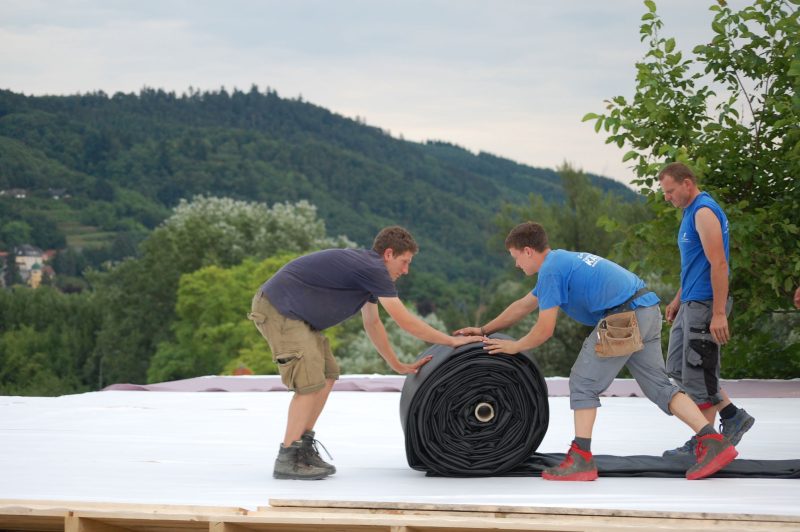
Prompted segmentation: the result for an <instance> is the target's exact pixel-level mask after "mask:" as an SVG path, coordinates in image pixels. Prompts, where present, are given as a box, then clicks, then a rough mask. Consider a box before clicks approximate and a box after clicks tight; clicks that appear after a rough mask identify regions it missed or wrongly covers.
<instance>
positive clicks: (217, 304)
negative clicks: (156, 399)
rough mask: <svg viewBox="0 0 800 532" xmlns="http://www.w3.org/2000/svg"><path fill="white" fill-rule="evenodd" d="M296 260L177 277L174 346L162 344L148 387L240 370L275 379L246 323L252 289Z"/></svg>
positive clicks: (265, 353) (257, 336)
mask: <svg viewBox="0 0 800 532" xmlns="http://www.w3.org/2000/svg"><path fill="white" fill-rule="evenodd" d="M295 257H296V255H286V254H284V255H278V256H274V257H271V258H269V259H267V260H265V261H263V262H261V263H260V264H259V263H256V262H255V261H253V260H250V259H248V260H245V261H244V262H243V263H242V264H240V265H238V266H234V267H232V268H227V269H226V268H221V267H219V266H207V267H205V268H201V269H200V270H197V271H195V272H193V273H189V274H185V275H183V276H181V280H180V287H179V288H178V298H177V303H176V305H175V313H176V318H175V321H174V323H173V324H172V330H173V332H174V340H169V341H165V342H162V343H161V344H159V346H158V351H157V352H156V354H155V355H154V356H153V359H152V361H151V363H150V367H149V369H148V371H147V379H148V381H149V382H159V381H166V380H173V379H181V378H187V377H195V376H199V375H217V374H220V373H232V371H233V370H235V369H236V368H237V367H239V366H240V365H244V366H247V367H248V368H250V369H251V370H253V371H254V372H256V373H259V374H267V373H276V368H275V365H274V364H273V362H272V358H271V357H270V356H269V355H270V352H269V347H268V345H267V343H266V342H265V341H264V340H263V339H262V338H261V335H260V334H258V332H257V330H256V328H255V327H254V326H253V323H252V322H251V321H250V320H248V319H247V317H246V316H247V313H248V312H249V310H250V301H251V299H252V298H253V294H254V293H255V291H256V289H257V287H258V286H260V285H261V284H262V283H263V282H264V281H266V280H267V279H269V278H270V277H272V276H273V275H274V274H275V272H277V271H278V270H279V269H280V268H281V267H282V266H283V265H284V264H286V263H287V262H288V261H290V260H292V259H293V258H295Z"/></svg>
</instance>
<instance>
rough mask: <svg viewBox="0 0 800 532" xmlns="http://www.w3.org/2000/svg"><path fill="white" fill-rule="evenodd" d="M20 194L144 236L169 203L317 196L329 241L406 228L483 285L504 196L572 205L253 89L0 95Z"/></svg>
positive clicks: (507, 165) (484, 159)
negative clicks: (64, 199) (134, 227)
mask: <svg viewBox="0 0 800 532" xmlns="http://www.w3.org/2000/svg"><path fill="white" fill-rule="evenodd" d="M465 112H469V110H468V109H465ZM573 163H575V164H580V161H573ZM590 177H591V179H592V181H593V183H594V184H595V185H598V186H600V187H601V188H603V189H605V190H613V191H615V192H616V193H618V194H620V195H621V196H624V197H631V198H632V197H633V196H634V194H633V193H632V192H631V191H630V190H628V189H627V188H625V187H624V186H623V185H621V184H619V183H616V182H614V181H611V180H609V179H606V178H602V177H598V176H590ZM11 188H24V189H27V190H28V191H31V192H33V193H36V192H37V191H38V192H42V193H43V191H47V190H48V189H66V192H67V193H68V194H70V195H71V196H72V201H73V202H75V201H80V200H83V201H84V203H83V207H84V208H90V207H91V208H95V209H97V208H98V205H99V206H102V207H103V208H104V209H105V211H106V212H108V213H111V217H114V218H125V219H127V220H128V221H130V223H139V224H142V225H143V226H145V227H148V228H152V227H153V226H154V225H156V224H157V223H158V222H160V220H161V219H162V218H163V216H164V213H165V212H166V209H165V207H171V206H173V205H174V204H176V203H177V202H178V200H179V199H181V198H190V197H191V196H193V195H195V194H206V195H214V196H229V197H233V198H237V199H246V200H249V201H261V202H266V203H269V204H273V203H275V202H279V201H286V200H289V201H295V200H299V199H308V200H309V201H310V202H312V203H313V204H315V205H316V206H317V207H318V208H319V213H320V216H321V217H322V218H323V219H324V220H325V222H326V224H327V227H328V231H329V233H331V234H345V235H347V236H348V237H350V238H351V239H353V240H355V241H356V242H358V243H359V244H360V245H364V246H367V245H369V244H370V243H371V239H372V236H373V235H374V233H375V232H376V230H377V229H378V228H380V227H381V226H384V225H388V224H401V225H404V226H406V227H408V228H409V229H411V230H412V232H413V233H414V234H415V235H416V236H417V238H418V240H419V241H420V244H421V247H422V251H423V253H421V254H420V256H419V258H418V259H417V265H418V266H420V267H421V268H424V269H425V271H428V272H430V273H434V274H438V275H442V274H443V275H445V276H447V277H449V278H451V279H452V278H464V279H473V280H474V279H484V278H486V277H487V276H488V275H490V273H491V271H492V270H494V269H495V268H496V267H497V265H498V264H499V263H500V261H501V260H502V257H499V256H496V255H495V256H490V257H487V248H486V242H487V240H488V239H489V237H490V236H491V234H492V232H493V231H494V228H493V225H492V220H493V218H494V213H495V212H496V211H497V209H498V208H499V207H500V205H501V204H502V203H503V202H507V201H510V202H517V203H520V202H524V201H526V199H527V196H528V194H530V193H531V192H535V193H538V194H541V195H542V196H544V197H545V198H546V199H547V200H549V201H560V200H561V197H562V191H561V185H560V181H559V178H558V176H557V175H556V173H555V172H554V171H553V170H550V169H542V168H533V167H529V166H525V165H521V164H517V163H514V162H513V161H510V160H507V159H502V158H499V157H495V156H492V155H489V154H485V153H480V154H478V155H475V154H473V153H471V152H469V151H467V150H464V149H462V148H460V147H457V146H454V145H452V144H448V143H444V142H428V143H424V144H420V143H416V142H409V141H405V140H402V139H397V138H393V137H392V136H391V135H390V134H388V133H387V132H384V131H382V130H381V129H379V128H377V127H372V126H368V125H366V124H364V123H363V122H362V121H361V120H352V119H349V118H345V117H342V116H340V115H337V114H335V113H333V112H331V111H328V110H326V109H324V108H321V107H319V106H316V105H313V104H310V103H308V102H304V101H302V100H300V99H284V98H281V97H279V96H278V94H277V93H276V92H274V91H272V90H267V91H266V92H261V91H259V90H258V89H257V88H255V87H254V88H252V89H251V90H250V91H249V92H242V91H233V92H226V91H225V90H220V91H217V92H195V91H191V92H190V93H189V94H188V95H182V96H178V95H175V94H174V93H167V92H164V91H161V90H153V89H145V90H142V91H141V92H140V93H139V94H138V95H136V94H122V93H118V94H115V95H113V96H108V95H106V94H104V93H102V92H98V93H94V94H87V95H76V96H41V97H29V96H24V95H21V94H16V93H14V92H11V91H7V90H5V91H0V189H11ZM101 210H102V209H101ZM39 214H40V215H41V216H43V217H44V218H45V219H46V217H47V213H46V212H44V213H41V212H40V213H39ZM37 223H39V224H41V223H42V221H41V219H40V220H38V221H37ZM98 223H99V222H98Z"/></svg>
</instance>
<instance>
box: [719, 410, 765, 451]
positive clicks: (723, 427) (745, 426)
mask: <svg viewBox="0 0 800 532" xmlns="http://www.w3.org/2000/svg"><path fill="white" fill-rule="evenodd" d="M755 422H756V418H754V417H753V416H751V415H750V414H748V413H747V411H746V410H745V409H744V408H740V409H739V410H738V411H737V412H736V415H735V416H733V417H732V418H728V419H723V420H721V422H720V424H719V431H720V432H721V433H722V435H723V436H725V437H726V438H728V440H729V441H730V442H731V444H732V445H739V441H741V439H742V436H744V433H745V432H747V431H748V430H750V428H751V427H752V426H753V424H754V423H755Z"/></svg>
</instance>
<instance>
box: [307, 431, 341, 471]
mask: <svg viewBox="0 0 800 532" xmlns="http://www.w3.org/2000/svg"><path fill="white" fill-rule="evenodd" d="M300 441H302V442H303V449H304V451H305V453H306V461H307V462H308V463H309V464H311V465H313V466H316V467H321V468H323V469H325V470H327V471H328V474H329V475H333V474H334V473H336V466H334V465H333V464H329V463H328V462H326V461H325V460H323V459H322V457H321V456H320V455H319V449H317V444H318V443H319V444H320V445H321V446H322V448H323V449H325V446H324V445H322V442H320V441H318V440H316V439H315V438H314V431H313V430H307V431H305V432H304V433H303V436H302V437H301V439H300ZM325 454H327V455H328V458H331V459H333V457H332V456H331V453H329V452H328V449H325Z"/></svg>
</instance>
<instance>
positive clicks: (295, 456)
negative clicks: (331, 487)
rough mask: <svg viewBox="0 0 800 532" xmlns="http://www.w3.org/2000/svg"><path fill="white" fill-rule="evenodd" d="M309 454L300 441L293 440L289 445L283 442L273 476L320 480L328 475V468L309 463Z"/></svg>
mask: <svg viewBox="0 0 800 532" xmlns="http://www.w3.org/2000/svg"><path fill="white" fill-rule="evenodd" d="M307 454H308V453H307V452H305V449H303V444H302V442H300V441H295V442H292V444H291V445H290V446H289V447H284V446H283V444H281V447H280V450H279V451H278V457H277V458H276V459H275V470H274V471H273V472H272V476H273V477H274V478H279V479H292V480H319V479H322V478H325V477H327V476H328V470H327V469H324V468H322V467H317V466H315V465H311V464H309V463H308V459H307Z"/></svg>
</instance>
